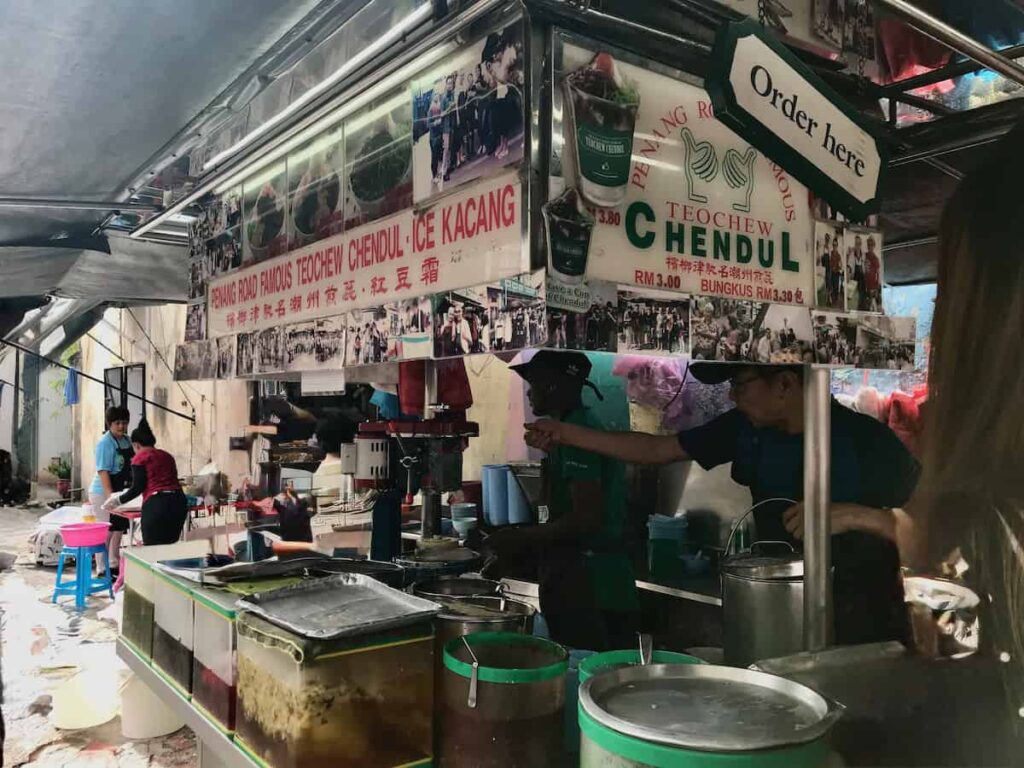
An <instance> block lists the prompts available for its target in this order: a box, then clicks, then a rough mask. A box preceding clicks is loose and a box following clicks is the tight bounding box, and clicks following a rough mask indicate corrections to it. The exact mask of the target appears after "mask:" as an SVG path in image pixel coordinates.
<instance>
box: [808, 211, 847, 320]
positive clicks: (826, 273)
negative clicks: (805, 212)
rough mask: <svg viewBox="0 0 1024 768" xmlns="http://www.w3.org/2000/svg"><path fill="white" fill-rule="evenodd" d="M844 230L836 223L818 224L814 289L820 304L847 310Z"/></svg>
mask: <svg viewBox="0 0 1024 768" xmlns="http://www.w3.org/2000/svg"><path fill="white" fill-rule="evenodd" d="M845 253H846V245H845V237H844V230H843V228H842V227H840V226H838V225H836V224H835V223H833V222H827V221H816V222H815V223H814V289H815V293H816V298H817V304H818V307H820V308H822V309H832V310H835V311H837V312H841V311H843V310H845V309H846V284H845V283H846V265H845V259H844V256H845Z"/></svg>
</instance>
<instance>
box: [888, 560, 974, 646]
mask: <svg viewBox="0 0 1024 768" xmlns="http://www.w3.org/2000/svg"><path fill="white" fill-rule="evenodd" d="M903 593H904V599H905V600H906V603H907V613H908V614H909V617H910V628H911V636H912V639H913V642H914V650H915V651H917V653H919V654H920V655H922V656H927V657H929V658H940V657H946V658H952V659H962V658H966V657H967V656H970V655H971V654H973V653H976V652H977V650H978V634H979V633H978V606H979V604H980V603H981V600H980V598H979V597H978V595H977V594H976V593H975V592H973V591H972V590H970V589H968V588H967V587H966V586H964V585H963V584H960V583H958V582H955V581H950V580H948V579H940V578H932V577H927V576H905V577H904V578H903Z"/></svg>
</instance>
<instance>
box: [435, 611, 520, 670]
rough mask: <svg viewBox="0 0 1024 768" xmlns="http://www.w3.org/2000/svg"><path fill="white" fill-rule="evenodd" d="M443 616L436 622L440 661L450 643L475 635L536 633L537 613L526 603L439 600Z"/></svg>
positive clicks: (438, 617) (439, 616)
mask: <svg viewBox="0 0 1024 768" xmlns="http://www.w3.org/2000/svg"><path fill="white" fill-rule="evenodd" d="M438 602H440V603H441V606H442V607H441V613H439V614H438V615H437V616H436V617H435V619H434V631H435V636H436V640H435V642H436V646H437V648H439V649H440V651H441V653H438V656H437V658H438V659H440V658H441V655H442V653H443V651H444V645H445V643H447V642H448V641H449V640H451V639H453V638H456V637H462V635H471V634H473V633H474V632H517V633H520V634H528V633H530V632H531V631H532V630H533V616H534V614H535V613H536V611H534V609H533V608H532V607H530V606H529V605H527V604H526V603H520V602H518V601H516V600H509V599H507V598H504V597H498V596H490V597H459V598H439V599H438Z"/></svg>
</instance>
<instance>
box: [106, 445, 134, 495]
mask: <svg viewBox="0 0 1024 768" xmlns="http://www.w3.org/2000/svg"><path fill="white" fill-rule="evenodd" d="M117 455H118V456H120V457H121V471H120V472H118V473H117V474H116V475H114V474H112V475H111V476H110V489H111V490H112V491H113V492H114V493H118V492H120V491H123V490H125V489H126V488H128V487H130V486H131V484H132V459H133V458H135V451H133V450H132V448H131V446H130V445H129V446H128V447H127V448H121V447H118V449H117Z"/></svg>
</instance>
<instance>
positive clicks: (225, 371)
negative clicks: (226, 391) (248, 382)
mask: <svg viewBox="0 0 1024 768" xmlns="http://www.w3.org/2000/svg"><path fill="white" fill-rule="evenodd" d="M236 344H237V342H236V341H235V337H234V336H221V337H220V338H219V339H217V378H218V379H233V378H235V346H236Z"/></svg>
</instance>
